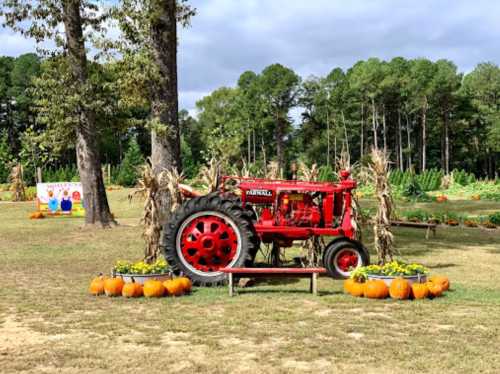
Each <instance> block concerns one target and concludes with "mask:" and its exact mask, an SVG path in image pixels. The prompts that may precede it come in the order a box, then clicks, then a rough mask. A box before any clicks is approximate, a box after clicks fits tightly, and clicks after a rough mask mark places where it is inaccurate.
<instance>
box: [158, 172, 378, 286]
mask: <svg viewBox="0 0 500 374" xmlns="http://www.w3.org/2000/svg"><path fill="white" fill-rule="evenodd" d="M231 181H233V182H236V187H237V188H238V189H239V191H240V194H238V195H237V194H233V193H229V192H228V191H227V190H226V185H227V184H229V183H230V182H231ZM354 188H356V182H355V181H354V180H352V179H351V178H350V177H349V173H348V172H347V171H344V172H342V173H341V181H340V182H339V183H330V182H302V181H287V180H269V179H256V178H241V177H223V178H222V183H221V188H220V191H219V192H215V193H211V194H208V195H205V196H197V197H194V198H192V199H190V200H189V201H187V202H185V203H184V204H183V205H182V206H181V207H180V208H179V209H178V210H177V211H176V212H175V213H174V214H173V216H172V218H171V219H170V222H169V223H168V224H167V226H166V228H165V230H164V231H165V238H164V239H165V241H164V243H165V248H164V255H165V258H166V259H167V260H168V262H169V263H170V265H171V266H172V267H173V269H174V270H175V271H182V272H183V273H184V274H186V275H188V276H189V277H190V278H191V279H192V280H193V281H194V282H195V283H197V284H200V285H214V284H219V283H222V282H223V281H224V280H225V274H224V273H222V272H221V271H220V269H221V268H224V267H245V266H246V267H250V266H252V264H253V262H254V259H255V256H256V254H257V251H258V250H259V248H260V244H261V243H272V244H273V246H275V247H277V248H280V247H281V248H283V247H291V246H292V244H293V242H294V240H306V239H309V238H311V237H313V236H329V237H335V238H334V239H333V240H332V241H331V242H330V243H329V244H328V245H327V246H326V248H325V250H324V253H323V264H324V266H325V268H326V269H327V271H328V273H329V274H330V275H331V276H333V277H348V276H349V273H350V272H351V271H352V269H354V268H356V267H359V266H365V265H368V264H369V254H368V251H367V250H366V249H365V248H364V247H363V245H362V244H361V243H360V242H359V241H356V240H355V239H354V237H355V225H354V224H353V219H352V207H351V202H352V190H353V189H354Z"/></svg>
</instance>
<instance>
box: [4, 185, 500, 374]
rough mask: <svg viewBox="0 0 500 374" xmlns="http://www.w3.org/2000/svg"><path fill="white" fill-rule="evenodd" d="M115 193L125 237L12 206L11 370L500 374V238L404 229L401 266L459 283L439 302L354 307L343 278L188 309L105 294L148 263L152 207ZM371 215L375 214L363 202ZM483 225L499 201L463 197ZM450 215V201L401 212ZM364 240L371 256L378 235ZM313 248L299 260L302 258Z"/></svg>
mask: <svg viewBox="0 0 500 374" xmlns="http://www.w3.org/2000/svg"><path fill="white" fill-rule="evenodd" d="M127 194H128V191H127V190H119V191H112V192H109V197H110V202H111V207H112V211H113V212H114V214H115V215H116V217H117V218H118V221H119V222H120V224H121V225H120V227H118V228H116V229H112V230H98V231H87V230H82V229H80V226H81V224H82V220H81V219H64V220H57V219H44V220H38V221H30V220H28V219H27V217H28V215H29V213H30V212H31V211H32V209H33V204H32V203H8V202H0V222H1V226H0V239H1V240H0V258H1V261H0V274H2V287H0V368H1V369H0V371H1V372H2V373H14V372H16V373H19V372H26V373H35V372H36V373H40V372H44V373H45V372H47V373H55V372H57V373H74V372H82V373H111V372H114V373H165V372H182V373H194V372H203V373H294V372H314V373H334V372H347V373H464V374H465V373H467V374H469V373H499V372H500V352H499V350H498V347H499V346H500V230H498V229H497V230H495V231H488V230H484V229H466V228H451V227H443V228H439V229H438V232H437V236H436V237H431V238H430V239H429V240H425V238H424V236H425V234H424V232H423V231H420V230H411V229H396V230H395V234H396V246H397V249H398V251H399V252H400V254H401V257H402V258H403V259H406V260H411V261H418V262H422V263H423V264H424V265H426V266H428V267H430V268H431V269H432V271H433V272H435V273H440V274H446V275H448V276H449V277H450V279H451V281H452V291H450V292H449V293H448V294H447V295H446V296H445V297H443V298H439V299H435V300H424V301H420V302H418V301H411V302H395V301H391V300H386V301H373V300H365V299H354V298H352V297H350V296H346V295H344V294H343V293H342V282H341V281H338V280H331V279H329V278H322V279H320V285H319V289H320V292H321V296H320V297H313V296H311V295H310V294H308V293H307V292H306V290H307V288H308V285H307V283H306V281H293V282H292V281H290V282H281V283H278V284H276V283H273V284H267V283H261V284H258V285H257V286H256V287H252V288H248V289H244V290H242V291H241V293H240V295H239V296H237V297H234V298H229V297H228V296H227V290H226V289H225V288H204V289H195V292H194V293H193V295H191V296H188V297H182V298H177V299H170V298H164V299H158V300H150V299H144V298H142V299H137V300H125V299H121V298H117V299H110V298H106V297H98V298H95V297H91V296H89V295H88V294H87V287H88V283H89V281H90V279H91V278H92V277H93V276H94V275H95V274H97V273H99V272H108V271H109V270H110V268H111V266H112V265H113V263H114V262H115V261H116V260H117V259H129V260H137V259H140V258H141V255H142V242H141V238H140V231H141V229H140V227H139V226H138V220H139V216H140V210H141V203H140V202H139V201H136V202H134V203H133V204H131V205H130V204H129V203H128V201H127ZM361 202H362V204H363V206H369V205H373V201H372V200H366V199H364V200H362V201H361ZM446 204H447V205H446V207H447V208H449V209H452V210H453V211H457V212H466V213H467V214H471V215H484V214H490V213H492V212H494V211H497V210H500V203H495V202H491V201H489V202H488V201H480V202H473V201H463V200H453V201H450V202H447V203H446ZM416 206H417V207H420V208H423V209H430V210H433V209H442V208H443V205H441V204H437V203H419V204H408V203H404V204H400V207H401V209H413V208H415V207H416ZM364 241H365V243H366V244H367V245H368V247H370V248H371V233H370V229H369V228H365V235H364ZM298 252H299V249H298V248H295V249H293V250H292V251H290V254H289V256H290V257H291V256H293V255H294V254H297V253H298Z"/></svg>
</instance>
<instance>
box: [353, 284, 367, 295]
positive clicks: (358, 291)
mask: <svg viewBox="0 0 500 374" xmlns="http://www.w3.org/2000/svg"><path fill="white" fill-rule="evenodd" d="M365 284H366V283H359V282H356V281H354V283H353V284H352V285H351V292H350V293H351V295H352V296H354V297H363V295H364V293H365Z"/></svg>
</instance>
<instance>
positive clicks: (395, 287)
mask: <svg viewBox="0 0 500 374" xmlns="http://www.w3.org/2000/svg"><path fill="white" fill-rule="evenodd" d="M410 292H411V287H410V283H409V282H408V281H407V280H406V279H404V278H396V279H393V281H392V283H391V287H390V288H389V294H390V295H391V297H392V298H393V299H399V300H404V299H408V298H409V297H410Z"/></svg>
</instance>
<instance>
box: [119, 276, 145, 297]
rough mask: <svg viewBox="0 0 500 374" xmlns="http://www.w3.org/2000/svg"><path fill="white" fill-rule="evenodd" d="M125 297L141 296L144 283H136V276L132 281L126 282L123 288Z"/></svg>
mask: <svg viewBox="0 0 500 374" xmlns="http://www.w3.org/2000/svg"><path fill="white" fill-rule="evenodd" d="M122 296H123V297H141V296H142V285H141V284H139V283H135V280H134V278H132V282H130V283H125V284H124V285H123V289H122Z"/></svg>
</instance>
